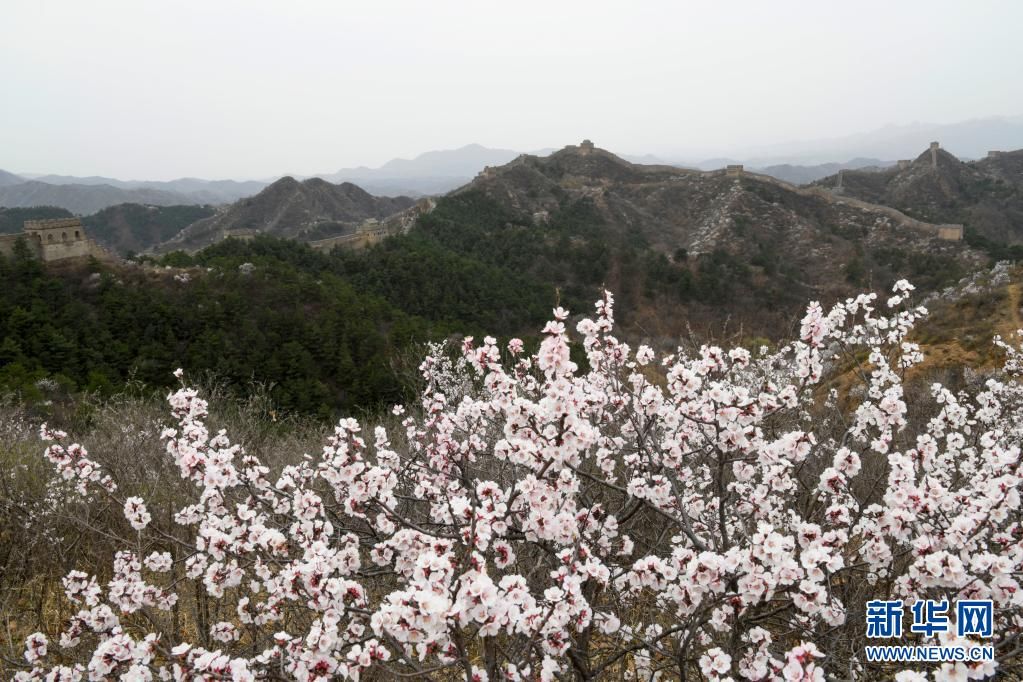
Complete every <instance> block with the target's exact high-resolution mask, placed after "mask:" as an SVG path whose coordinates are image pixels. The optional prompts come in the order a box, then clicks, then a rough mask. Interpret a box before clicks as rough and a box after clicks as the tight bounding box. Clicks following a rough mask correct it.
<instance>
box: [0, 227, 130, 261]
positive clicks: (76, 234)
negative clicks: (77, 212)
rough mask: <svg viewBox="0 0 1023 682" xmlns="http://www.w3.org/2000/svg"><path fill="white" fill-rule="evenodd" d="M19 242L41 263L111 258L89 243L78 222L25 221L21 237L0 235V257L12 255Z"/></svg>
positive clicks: (18, 235)
mask: <svg viewBox="0 0 1023 682" xmlns="http://www.w3.org/2000/svg"><path fill="white" fill-rule="evenodd" d="M19 240H24V242H25V246H27V247H28V249H29V251H30V252H31V253H32V255H34V256H35V257H36V258H38V259H39V260H41V261H43V262H44V263H52V262H55V261H63V260H69V259H75V258H89V257H93V258H99V259H101V260H109V259H111V258H112V256H111V255H110V254H109V253H108V252H107V251H106V250H105V249H104V248H103V247H101V246H100V245H99V244H97V243H96V242H94V241H93V240H91V239H89V237H88V236H87V235H86V234H85V228H84V227H83V226H82V221H81V220H79V219H78V218H54V219H51V220H26V221H25V227H24V231H23V232H22V233H21V234H5V235H0V254H3V255H5V256H9V255H11V254H13V253H14V250H15V245H16V244H17V243H18V241H19Z"/></svg>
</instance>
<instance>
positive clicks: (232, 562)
mask: <svg viewBox="0 0 1023 682" xmlns="http://www.w3.org/2000/svg"><path fill="white" fill-rule="evenodd" d="M911 289H912V287H911V286H910V285H908V284H907V283H905V282H900V283H899V284H897V285H896V287H895V290H894V295H893V296H892V297H891V298H890V299H889V300H888V301H887V302H885V303H883V304H882V303H880V302H878V301H877V300H876V297H875V296H874V295H861V296H859V297H858V298H855V299H850V300H847V301H845V302H844V303H841V304H839V305H836V306H835V307H834V308H833V309H832V310H831V311H829V312H825V311H824V310H823V309H822V308H821V306H819V305H817V304H812V305H810V307H809V309H808V311H807V313H806V316H805V317H804V318H803V320H802V326H801V330H800V338H799V340H798V341H795V342H793V343H791V344H789V345H787V346H785V347H783V348H780V349H779V350H776V351H773V352H769V351H768V350H767V349H766V348H765V349H761V350H760V352H758V353H751V352H748V351H747V350H744V349H742V348H736V349H732V350H730V351H726V350H723V349H721V348H717V347H712V346H705V347H703V348H701V349H700V350H699V352H698V353H694V354H692V355H689V354H686V353H685V352H683V351H681V350H679V351H678V352H675V353H672V354H669V355H667V356H666V357H663V358H661V359H660V361H659V363H655V354H654V352H653V351H652V350H651V349H650V348H648V347H645V346H640V347H639V348H636V349H635V350H633V349H632V348H630V347H629V346H628V345H627V344H625V343H623V342H621V341H620V340H618V339H617V338H616V337H615V336H614V329H613V327H614V322H613V312H612V298H611V296H610V294H607V295H605V297H604V299H603V300H602V301H601V302H599V303H598V304H597V306H596V316H595V317H594V319H583V320H582V321H581V322H579V323H578V324H577V325H576V331H577V332H578V335H579V336H578V337H577V338H578V341H579V342H581V348H582V350H583V351H584V353H585V358H586V368H585V369H580V368H579V367H578V366H577V365H576V363H575V362H573V361H572V360H571V358H570V336H569V332H568V331H567V330H566V320H567V319H568V313H567V312H566V311H565V310H562V309H560V308H559V309H557V310H555V311H554V317H555V319H554V320H553V321H551V322H550V323H548V324H547V326H546V327H545V328H544V330H543V340H542V342H541V343H540V346H539V350H538V352H537V353H536V354H535V355H532V356H529V355H527V354H526V353H525V352H524V346H523V343H522V342H520V341H518V340H512V341H511V342H510V343H509V344H508V345H507V346H506V347H505V348H501V347H499V346H498V345H497V343H496V341H495V340H494V339H492V338H486V339H484V340H483V342H482V343H481V344H476V343H474V341H473V340H472V339H466V340H465V342H464V344H463V346H462V349H461V360H459V361H457V362H452V361H451V360H450V359H449V358H447V357H446V356H445V355H444V354H443V353H440V352H438V353H434V354H431V356H430V357H428V358H427V360H426V361H425V362H424V363H423V365H422V368H421V369H422V371H423V375H424V378H425V379H426V381H427V384H428V388H427V390H426V391H425V392H424V394H423V396H422V404H421V406H419V407H418V408H417V409H416V410H414V411H410V414H414V416H405V414H404V412H403V410H402V409H401V408H395V413H396V414H398V415H401V416H402V418H403V421H402V424H403V427H404V428H403V431H402V432H400V433H387V432H385V430H384V429H383V428H379V427H378V428H376V429H374V430H373V432H372V433H371V434H364V432H363V430H362V429H361V428H360V425H359V424H358V423H357V422H356V421H355V420H352V419H344V420H342V421H341V422H340V423H339V424H338V425H337V427H336V429H335V431H334V434H333V436H332V437H331V438H330V439H329V440H328V442H327V443H326V444H325V445H324V447H323V450H322V452H320V453H319V454H318V455H316V456H314V457H313V456H311V457H308V458H307V459H306V460H305V461H304V462H302V463H301V464H299V465H296V466H288V467H285V468H283V470H281V471H279V472H275V473H273V474H272V473H271V469H270V466H269V464H268V463H266V462H261V461H258V460H257V459H255V458H254V457H252V456H250V455H248V454H246V452H245V451H244V449H243V448H242V447H241V446H240V445H238V444H233V443H232V442H231V441H230V440H229V438H228V435H227V434H226V433H223V432H220V433H210V432H209V431H208V430H207V427H206V425H205V420H206V418H207V404H206V402H204V400H203V399H201V398H200V396H199V395H198V394H197V392H196V391H195V390H192V389H189V388H182V389H181V390H179V391H177V392H176V393H174V394H173V395H172V396H170V405H171V408H172V410H173V415H174V418H175V420H176V421H177V425H176V426H175V427H174V428H168V429H167V430H166V431H165V432H164V433H163V439H164V440H165V442H166V449H167V454H168V456H169V457H172V458H173V459H174V461H175V463H176V466H177V468H178V469H179V470H180V474H181V476H182V477H183V478H184V479H186V480H187V481H189V482H191V484H192V485H191V488H190V489H191V490H192V493H193V494H192V498H191V499H190V500H188V501H187V504H185V505H184V506H182V507H181V508H180V509H176V510H174V512H173V513H174V516H173V518H174V522H175V523H176V524H179V525H180V526H183V527H186V528H187V529H189V531H188V534H187V536H181V535H175V534H172V533H168V532H166V531H165V530H161V528H158V527H157V526H156V524H155V523H154V522H153V517H154V516H159V517H160V518H164V517H166V516H167V514H169V513H170V512H169V511H167V510H162V511H160V513H159V514H157V513H156V511H155V510H149V509H147V504H146V501H145V500H143V499H141V498H139V497H125V498H122V497H121V496H120V493H119V488H118V485H117V482H116V481H114V480H112V479H111V478H110V477H109V476H108V475H107V474H105V473H104V471H103V469H102V467H101V466H100V465H99V464H97V463H96V462H94V461H92V460H91V459H90V458H89V455H88V453H87V452H86V451H85V450H84V449H83V448H82V447H80V446H78V445H73V444H68V443H66V440H67V438H66V436H65V434H62V433H59V432H51V431H48V430H46V429H45V428H44V437H46V438H48V439H49V440H50V441H51V444H50V445H49V447H48V449H47V451H46V456H47V457H48V458H49V460H50V461H51V462H52V463H53V465H54V466H55V467H56V469H57V470H58V471H59V472H60V474H61V475H62V477H63V478H64V479H68V480H70V481H73V482H75V483H76V484H77V488H78V490H79V491H80V492H82V493H86V494H102V495H105V496H107V497H108V499H109V500H111V502H112V503H113V504H116V505H117V506H118V507H123V513H124V517H125V519H126V521H127V525H126V528H125V530H126V533H125V536H126V537H125V540H124V542H123V549H122V550H121V551H119V552H118V553H117V555H116V556H115V557H114V562H113V570H112V579H110V580H104V581H100V580H99V579H97V577H96V576H93V575H88V574H86V573H84V572H79V571H76V572H72V573H70V574H69V575H68V576H67V577H66V579H65V581H64V586H65V590H66V598H67V599H68V600H70V601H71V602H73V603H75V604H76V605H78V606H77V608H78V611H77V615H75V616H74V617H73V618H72V619H71V621H70V623H69V624H68V626H67V628H66V630H65V631H64V632H63V633H62V634H60V636H59V642H51V641H49V639H48V638H47V637H46V635H44V634H43V633H36V634H34V635H32V636H30V637H29V638H28V641H27V642H26V649H25V653H24V656H25V660H26V665H25V669H24V670H23V671H22V672H21V673H19V678H20V679H39V678H43V677H46V678H47V679H54V680H57V679H60V680H65V679H66V680H69V679H79V678H82V677H87V678H89V679H105V678H109V677H115V676H120V677H122V678H124V679H139V680H142V679H151V678H152V677H160V678H163V679H171V678H173V679H196V678H204V679H234V680H249V679H302V680H317V679H336V678H341V679H348V678H350V679H359V678H360V676H362V677H363V678H372V679H401V678H430V677H437V678H438V679H452V678H455V677H460V678H464V679H466V680H491V681H494V680H533V679H541V680H554V679H578V680H597V679H605V678H609V677H614V678H619V679H635V678H641V679H657V678H664V679H678V678H699V677H701V676H702V677H705V678H707V679H711V680H724V679H729V678H732V679H748V680H766V679H779V678H780V679H786V680H821V679H825V674H826V673H827V674H829V675H833V676H835V677H839V678H855V677H860V676H863V675H865V674H866V672H867V671H868V670H870V666H871V665H873V664H869V663H868V662H867V661H865V660H864V659H863V636H864V635H863V633H864V625H863V619H864V604H865V602H866V601H867V600H870V599H888V598H891V599H896V598H897V599H906V600H909V601H912V600H915V599H918V598H936V599H958V598H971V599H992V600H993V601H994V604H995V607H996V628H995V632H996V636H995V638H994V639H993V640H991V642H990V643H992V644H994V645H995V646H996V648H997V651H998V652H999V663H992V662H981V663H975V664H967V663H956V664H951V663H949V664H944V665H942V666H932V667H931V669H930V670H928V669H927V668H921V669H920V670H917V671H912V670H907V671H902V672H899V673H898V679H903V680H909V679H923V674H924V673H926V672H933V673H934V674H935V675H936V676H937V677H939V678H944V679H962V678H983V677H984V676H988V675H992V674H994V673H995V672H996V666H997V665H999V664H1000V665H1002V666H1003V670H1004V669H1005V667H1006V666H1010V667H1011V666H1012V665H1015V663H1014V660H1015V659H1014V657H1015V656H1016V655H1017V649H1016V647H1017V646H1018V638H1019V636H1020V633H1021V630H1023V628H1021V624H1023V621H1021V620H1020V604H1021V600H1023V592H1020V590H1019V589H1018V588H1019V585H1018V582H1017V577H1018V576H1019V573H1020V571H1021V564H1023V545H1021V540H1020V538H1021V536H1023V528H1021V526H1020V499H1019V487H1020V480H1021V478H1020V476H1021V473H1020V443H1021V441H1023V389H1021V386H1020V384H1019V383H1018V382H1017V381H1016V380H1015V379H1016V378H1017V377H1018V376H1019V374H1020V372H1021V371H1023V356H1021V355H1020V354H1018V352H1017V350H1015V349H1014V348H1012V347H1009V346H1008V345H1006V344H1002V345H1003V347H1004V350H1005V352H1006V353H1007V355H1008V359H1007V363H1006V365H1005V368H1004V370H1003V373H1002V375H1001V376H1000V377H999V378H995V379H991V380H990V381H989V382H988V383H987V385H986V387H985V388H984V389H983V391H981V392H980V393H979V394H978V395H976V396H974V397H968V396H965V395H956V394H953V393H952V392H950V391H949V390H947V389H945V388H943V387H942V386H940V385H934V386H933V387H932V389H931V395H932V398H933V400H930V401H928V404H927V405H926V406H921V407H920V408H919V411H920V412H921V414H915V415H914V414H910V407H909V406H908V405H907V401H906V398H905V396H904V394H903V386H904V381H905V378H906V375H907V373H908V372H909V371H911V369H912V367H913V366H914V365H915V364H917V363H919V362H920V360H921V358H922V356H921V353H920V350H919V349H918V348H917V346H915V345H914V344H913V343H910V342H909V341H908V340H907V337H908V334H909V332H910V330H911V329H912V327H913V325H914V322H915V321H916V320H917V319H918V318H919V317H920V316H922V315H924V314H925V312H926V311H924V310H923V309H921V308H912V307H910V306H909V305H908V298H909V296H910V291H911ZM839 375H841V376H842V377H854V378H856V380H858V381H860V382H861V383H862V385H863V387H864V388H863V391H862V393H861V394H857V393H855V392H853V393H850V394H849V395H837V393H838V391H836V390H834V388H833V387H832V386H831V385H829V384H828V382H829V381H831V380H832V379H833V378H834V377H835V376H839ZM844 392H845V391H844V389H843V393H844ZM914 409H915V408H914ZM924 412H926V414H924ZM128 529H130V530H128ZM111 532H113V531H111ZM182 537H187V540H183V539H182ZM182 590H196V591H201V592H202V593H203V595H204V596H205V597H206V598H208V599H209V600H211V601H214V602H216V603H217V604H218V605H219V606H218V611H217V612H218V613H219V614H221V617H220V619H219V620H217V621H216V622H212V623H203V622H202V620H201V619H199V618H193V619H190V620H189V619H185V620H186V621H187V622H177V621H175V620H172V619H171V618H170V617H169V615H168V614H169V613H170V611H171V610H172V609H173V607H174V605H175V603H176V601H177V600H178V598H179V594H180V593H181V592H182ZM200 625H201V626H202V627H200ZM942 637H944V640H943V641H946V642H948V641H951V639H953V638H950V637H948V636H944V635H942ZM959 643H960V644H962V645H964V646H973V644H974V642H969V641H961V642H959ZM888 672H890V673H891V674H895V673H896V671H895V670H889V671H888Z"/></svg>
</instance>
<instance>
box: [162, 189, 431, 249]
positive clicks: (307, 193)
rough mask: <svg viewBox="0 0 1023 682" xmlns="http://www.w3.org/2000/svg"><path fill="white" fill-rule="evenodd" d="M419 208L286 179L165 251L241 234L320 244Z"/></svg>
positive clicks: (193, 228) (405, 200) (185, 233)
mask: <svg viewBox="0 0 1023 682" xmlns="http://www.w3.org/2000/svg"><path fill="white" fill-rule="evenodd" d="M414 203H415V201H414V200H413V199H411V198H409V197H375V196H373V195H372V194H370V193H369V192H366V191H365V190H363V189H362V188H360V187H358V186H356V185H354V184H352V183H350V182H345V183H341V184H332V183H330V182H327V181H326V180H323V179H321V178H310V179H308V180H303V181H301V182H299V181H298V180H295V179H294V178H292V177H290V176H286V177H283V178H281V179H280V180H278V181H276V182H274V183H273V184H271V185H270V186H268V187H266V188H265V189H264V190H263V191H261V192H259V193H258V194H257V195H255V196H253V197H249V198H248V199H242V200H240V201H238V202H236V203H234V204H232V205H231V206H229V207H227V208H225V209H224V210H222V211H220V212H219V213H217V214H216V215H214V216H211V217H208V218H205V219H203V220H199V221H197V222H196V223H193V224H192V225H189V226H188V227H187V228H185V229H184V230H182V231H181V232H180V233H179V234H178V235H176V236H175V237H174V238H173V239H172V240H170V241H169V242H167V243H166V244H164V245H162V246H161V247H160V250H161V251H168V250H174V249H186V250H192V249H197V248H201V247H203V246H206V245H208V244H212V243H214V242H217V241H219V240H221V239H223V238H224V237H225V236H227V235H228V233H230V232H232V231H237V230H245V231H254V232H260V233H266V234H270V235H273V236H276V237H286V238H289V239H303V240H310V239H319V238H323V237H327V236H333V235H338V234H343V233H345V232H347V231H352V230H354V228H355V227H356V226H357V225H359V224H360V223H362V222H363V221H365V220H368V219H370V218H375V219H383V218H386V217H388V216H390V215H393V214H395V213H398V212H399V211H402V210H404V209H406V208H409V207H410V206H412V205H413V204H414Z"/></svg>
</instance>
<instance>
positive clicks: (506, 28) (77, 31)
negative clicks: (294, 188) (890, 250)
mask: <svg viewBox="0 0 1023 682" xmlns="http://www.w3.org/2000/svg"><path fill="white" fill-rule="evenodd" d="M1021 27H1023V2H1016V1H1012V0H1006V1H1004V2H994V1H984V0H970V1H969V2H966V1H955V2H940V1H935V0H929V1H921V2H910V1H899V2H893V1H892V0H885V1H883V2H865V1H863V0H857V1H856V2H841V3H840V2H810V1H806V2H781V1H779V0H771V1H770V2H765V1H763V0H758V1H755V2H740V1H739V0H727V1H720V2H719V1H713V2H712V1H711V0H707V1H706V2H700V3H695V2H692V3H685V2H678V1H675V2H663V3H662V2H646V3H644V2H614V3H606V4H605V3H601V2H596V1H595V0H586V1H585V2H563V1H560V0H544V1H543V2H529V1H521V0H519V1H516V2H503V3H497V2H479V1H476V2H444V1H441V0H430V1H415V2H405V3H399V2H384V1H381V0H366V1H363V2H358V3H356V2H345V1H343V0H322V1H312V0H309V1H302V0H289V1H283V0H281V1H275V2H262V1H259V0H243V1H238V2H229V1H221V0H170V1H160V2H156V1H153V2H150V1H148V0H123V1H121V0H116V1H115V0H88V1H84V0H62V1H59V2H58V1H48V0H0V93H2V95H0V97H2V99H0V168H3V169H7V170H11V171H16V172H38V173H44V172H45V173H65V174H74V175H92V174H96V175H109V176H114V177H119V178H122V179H143V178H145V179H170V178H174V177H180V176H186V175H190V176H200V177H209V178H226V177H234V178H258V177H266V176H272V175H279V174H281V173H284V172H293V173H302V174H311V173H317V172H328V171H334V170H337V169H338V168H341V167H347V166H356V165H362V164H365V165H370V166H375V165H379V164H381V163H383V162H384V161H386V160H388V159H390V158H392V157H397V156H400V157H412V156H414V155H416V154H418V153H420V152H423V151H427V150H430V149H444V148H452V147H458V146H461V145H464V144H466V143H469V142H478V143H481V144H484V145H486V146H490V147H504V148H511V149H516V150H534V149H539V148H542V147H561V146H563V145H565V144H570V143H576V142H578V140H579V139H581V138H583V137H589V138H592V139H593V140H594V141H595V142H596V143H597V144H598V145H599V146H602V147H605V148H607V149H611V150H613V151H617V152H620V153H648V152H650V153H660V154H668V153H692V154H706V155H713V154H723V153H727V152H728V150H730V149H737V148H741V147H742V146H744V145H754V144H769V143H773V142H781V141H786V140H797V139H813V138H817V137H826V136H837V135H843V134H849V133H854V132H861V131H866V130H870V129H872V128H876V127H880V126H882V125H885V124H889V123H908V122H911V121H915V120H919V121H928V122H936V123H949V122H954V121H959V120H964V119H969V118H974V117H986V116H992V115H1019V114H1023V40H1021V39H1020V30H1021Z"/></svg>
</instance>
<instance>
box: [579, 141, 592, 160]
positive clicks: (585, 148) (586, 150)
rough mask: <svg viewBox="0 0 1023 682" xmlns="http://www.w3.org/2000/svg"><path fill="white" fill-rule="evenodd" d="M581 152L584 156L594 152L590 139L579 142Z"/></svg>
mask: <svg viewBox="0 0 1023 682" xmlns="http://www.w3.org/2000/svg"><path fill="white" fill-rule="evenodd" d="M579 153H580V154H582V155H583V156H588V155H590V154H592V153H593V143H592V142H590V141H589V140H583V141H582V142H580V143H579Z"/></svg>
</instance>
